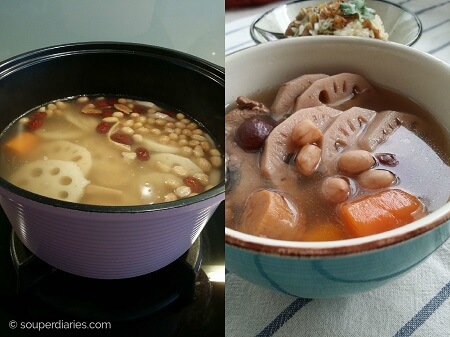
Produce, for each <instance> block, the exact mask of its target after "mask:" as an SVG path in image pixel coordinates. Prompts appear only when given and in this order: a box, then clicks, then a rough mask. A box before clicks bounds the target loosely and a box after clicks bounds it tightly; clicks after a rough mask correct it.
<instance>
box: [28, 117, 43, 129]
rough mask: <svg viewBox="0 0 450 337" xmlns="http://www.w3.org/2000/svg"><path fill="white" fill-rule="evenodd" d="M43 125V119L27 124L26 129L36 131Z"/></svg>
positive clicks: (33, 120)
mask: <svg viewBox="0 0 450 337" xmlns="http://www.w3.org/2000/svg"><path fill="white" fill-rule="evenodd" d="M42 124H44V120H43V119H32V120H30V121H29V122H28V123H27V124H26V128H27V130H28V131H34V130H37V129H39V128H40V127H41V126H42Z"/></svg>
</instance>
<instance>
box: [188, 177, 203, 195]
mask: <svg viewBox="0 0 450 337" xmlns="http://www.w3.org/2000/svg"><path fill="white" fill-rule="evenodd" d="M183 183H184V184H185V185H186V186H187V187H190V188H191V191H192V192H194V193H201V192H203V191H204V190H205V189H204V188H203V186H202V185H201V184H200V182H199V181H198V180H197V179H195V178H193V177H186V178H184V179H183Z"/></svg>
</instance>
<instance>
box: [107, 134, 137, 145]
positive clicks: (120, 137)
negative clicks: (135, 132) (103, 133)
mask: <svg viewBox="0 0 450 337" xmlns="http://www.w3.org/2000/svg"><path fill="white" fill-rule="evenodd" d="M111 140H113V141H115V142H116V143H120V144H125V145H132V144H133V137H131V136H130V135H127V134H126V133H114V134H113V135H112V136H111Z"/></svg>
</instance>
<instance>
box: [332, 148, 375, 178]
mask: <svg viewBox="0 0 450 337" xmlns="http://www.w3.org/2000/svg"><path fill="white" fill-rule="evenodd" d="M374 164H375V159H374V158H373V157H372V155H371V154H370V152H367V151H364V150H353V151H345V152H344V153H343V154H342V155H341V156H340V157H339V159H338V168H339V170H341V171H342V172H345V173H349V174H358V173H361V172H364V171H366V170H368V169H370V168H371V167H372V166H373V165H374Z"/></svg>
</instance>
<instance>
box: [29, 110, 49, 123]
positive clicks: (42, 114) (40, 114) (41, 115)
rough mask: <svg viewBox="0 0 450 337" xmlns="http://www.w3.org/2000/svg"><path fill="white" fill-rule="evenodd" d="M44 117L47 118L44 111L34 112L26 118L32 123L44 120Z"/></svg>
mask: <svg viewBox="0 0 450 337" xmlns="http://www.w3.org/2000/svg"><path fill="white" fill-rule="evenodd" d="M45 117H47V113H46V112H45V111H36V112H33V113H32V114H31V115H29V116H28V118H29V119H30V121H34V120H36V119H44V118H45Z"/></svg>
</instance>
